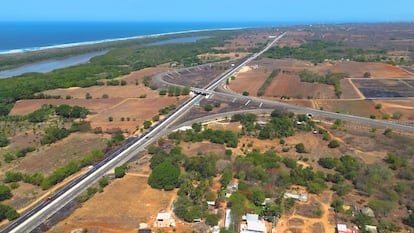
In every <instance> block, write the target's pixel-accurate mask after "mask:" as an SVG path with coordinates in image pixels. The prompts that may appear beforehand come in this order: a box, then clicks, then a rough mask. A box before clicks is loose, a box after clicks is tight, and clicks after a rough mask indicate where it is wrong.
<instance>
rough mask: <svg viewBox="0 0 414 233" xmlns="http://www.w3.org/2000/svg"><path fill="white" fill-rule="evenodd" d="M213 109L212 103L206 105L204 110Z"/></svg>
mask: <svg viewBox="0 0 414 233" xmlns="http://www.w3.org/2000/svg"><path fill="white" fill-rule="evenodd" d="M211 110H213V106H212V105H211V104H206V105H204V111H206V112H210V111H211Z"/></svg>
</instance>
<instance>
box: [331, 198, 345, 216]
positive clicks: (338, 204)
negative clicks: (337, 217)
mask: <svg viewBox="0 0 414 233" xmlns="http://www.w3.org/2000/svg"><path fill="white" fill-rule="evenodd" d="M331 207H332V208H334V210H335V212H336V213H342V212H343V211H344V201H343V200H340V199H336V200H334V201H333V202H332V203H331Z"/></svg>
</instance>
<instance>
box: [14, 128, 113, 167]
mask: <svg viewBox="0 0 414 233" xmlns="http://www.w3.org/2000/svg"><path fill="white" fill-rule="evenodd" d="M106 141H107V139H106V138H105V137H103V136H102V135H98V134H92V133H73V134H71V135H69V137H67V138H64V139H62V140H60V141H58V142H56V143H53V144H51V145H50V146H44V147H41V148H40V150H39V152H37V153H33V154H32V155H30V156H26V157H24V158H23V159H22V160H20V161H19V163H18V164H17V165H16V167H14V168H13V170H15V171H21V172H24V173H29V174H32V173H35V172H39V173H41V174H43V175H49V174H51V173H52V172H53V171H54V170H55V169H56V168H59V167H62V166H64V165H66V164H67V163H69V162H70V161H76V160H80V159H81V158H82V157H84V156H85V155H86V154H88V153H89V152H90V151H92V150H94V149H104V148H105V147H106Z"/></svg>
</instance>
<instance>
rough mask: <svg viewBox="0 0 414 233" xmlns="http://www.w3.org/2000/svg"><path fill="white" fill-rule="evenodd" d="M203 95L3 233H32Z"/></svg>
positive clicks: (161, 132)
mask: <svg viewBox="0 0 414 233" xmlns="http://www.w3.org/2000/svg"><path fill="white" fill-rule="evenodd" d="M285 34H286V33H283V34H281V35H279V36H278V37H276V38H275V39H274V40H273V41H272V42H270V43H269V44H268V45H267V46H266V47H265V48H263V49H262V50H261V51H260V52H258V53H255V54H253V55H252V56H251V57H249V58H248V59H246V60H245V61H243V62H242V63H240V64H239V65H238V66H236V67H233V68H232V69H231V70H229V71H228V72H225V73H224V74H223V75H222V76H220V77H219V78H217V79H216V80H214V81H213V82H212V83H210V84H208V85H207V86H206V87H204V90H206V91H212V90H214V89H215V88H216V87H217V86H218V85H219V84H220V83H221V82H223V81H224V80H226V79H227V78H229V77H230V76H231V75H233V74H234V73H235V72H236V71H237V70H238V69H240V68H241V67H243V66H245V65H246V64H248V63H249V62H250V61H252V60H254V59H256V58H257V57H259V56H260V55H261V54H262V53H264V52H265V51H266V50H268V49H269V48H270V47H272V46H273V45H274V44H275V43H276V42H277V41H278V40H280V39H281V38H282V37H283V36H284V35H285ZM203 97H204V96H203V95H195V96H193V97H192V98H190V99H189V100H187V101H186V102H185V103H183V104H182V105H181V106H179V107H178V108H177V109H175V110H174V111H173V112H171V113H169V114H168V115H167V116H166V117H165V118H164V119H163V120H161V121H159V122H158V123H157V124H156V125H154V126H152V127H151V128H150V129H149V130H148V131H147V132H146V133H144V134H142V135H140V136H139V137H137V138H134V139H131V140H128V142H127V143H126V144H125V145H123V146H122V147H121V148H119V149H117V150H116V151H115V152H113V153H112V154H111V155H109V156H108V157H106V158H105V159H104V160H103V161H101V162H99V163H98V164H96V165H95V166H94V167H93V168H92V169H90V170H89V171H87V172H86V173H85V174H83V175H82V176H80V177H79V178H76V179H75V180H74V181H72V182H70V183H69V184H68V185H66V186H65V187H64V188H62V189H61V190H59V191H58V192H57V193H55V194H54V195H53V196H52V198H51V200H50V201H48V202H44V203H41V204H39V205H37V206H36V207H35V208H33V209H32V210H30V211H28V212H27V213H25V214H24V215H22V216H21V217H20V218H18V219H17V220H15V221H14V222H12V223H11V224H9V225H8V226H7V227H5V228H4V229H2V230H1V232H2V233H3V232H4V233H6V232H7V233H9V232H10V233H15V232H16V233H21V232H31V231H32V230H34V229H35V228H36V227H37V226H39V225H40V224H41V223H43V222H44V221H46V220H47V219H48V218H50V217H51V216H52V215H53V214H55V213H56V212H58V211H59V210H60V209H61V208H62V207H64V206H65V205H67V204H68V203H69V202H70V201H72V200H73V199H75V198H76V197H77V196H78V195H79V194H80V193H82V192H83V191H85V190H86V189H87V188H88V187H90V186H91V185H92V184H94V183H95V182H97V181H98V180H99V179H100V178H101V177H102V176H104V175H105V174H106V173H107V172H108V171H110V170H111V169H113V168H114V167H116V166H119V165H121V164H123V163H124V162H126V161H128V160H129V159H131V158H132V157H133V156H135V155H136V153H137V152H139V151H141V150H144V149H145V147H147V146H148V145H149V144H151V143H152V142H153V141H154V139H155V138H156V137H157V136H158V135H164V134H165V133H167V132H168V130H167V127H168V126H170V125H172V124H173V123H174V122H175V121H176V120H177V119H178V118H179V117H180V116H182V115H183V114H185V113H186V112H187V111H188V110H189V109H190V108H191V107H192V106H193V105H194V103H195V102H196V101H200V100H201V98H203Z"/></svg>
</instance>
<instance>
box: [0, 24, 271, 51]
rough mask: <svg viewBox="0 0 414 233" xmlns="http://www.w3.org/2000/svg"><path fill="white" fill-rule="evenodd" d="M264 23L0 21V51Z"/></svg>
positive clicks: (62, 45) (35, 48) (36, 48)
mask: <svg viewBox="0 0 414 233" xmlns="http://www.w3.org/2000/svg"><path fill="white" fill-rule="evenodd" d="M272 25H275V23H265V22H261V23H258V22H255V23H248V22H225V23H219V22H197V23H195V22H191V23H190V22H116V23H113V22H112V23H111V22H0V54H5V53H18V52H25V51H34V50H39V49H44V48H49V47H66V46H73V45H80V44H91V43H97V42H104V41H112V40H118V39H122V38H131V37H142V36H148V35H158V34H165V33H174V32H184V31H192V30H206V29H224V28H245V27H263V26H272Z"/></svg>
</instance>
